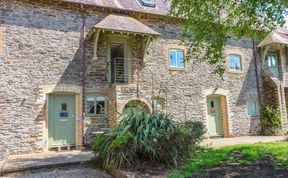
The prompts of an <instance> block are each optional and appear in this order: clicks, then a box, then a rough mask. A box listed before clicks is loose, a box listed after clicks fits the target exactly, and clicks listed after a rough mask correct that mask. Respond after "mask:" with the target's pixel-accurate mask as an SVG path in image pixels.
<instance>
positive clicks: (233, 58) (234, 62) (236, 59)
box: [229, 54, 242, 71]
mask: <svg viewBox="0 0 288 178" xmlns="http://www.w3.org/2000/svg"><path fill="white" fill-rule="evenodd" d="M229 66H230V71H241V70H242V65H241V56H240V55H236V54H230V55H229Z"/></svg>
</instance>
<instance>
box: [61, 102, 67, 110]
mask: <svg viewBox="0 0 288 178" xmlns="http://www.w3.org/2000/svg"><path fill="white" fill-rule="evenodd" d="M61 110H62V111H67V103H62V104H61Z"/></svg>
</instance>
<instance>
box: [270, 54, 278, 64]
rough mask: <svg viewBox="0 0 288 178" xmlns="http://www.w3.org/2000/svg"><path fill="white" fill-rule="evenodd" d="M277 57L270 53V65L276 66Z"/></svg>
mask: <svg viewBox="0 0 288 178" xmlns="http://www.w3.org/2000/svg"><path fill="white" fill-rule="evenodd" d="M276 62H277V57H276V55H274V54H269V55H268V67H275V66H276V65H277V64H276Z"/></svg>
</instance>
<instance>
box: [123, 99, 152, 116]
mask: <svg viewBox="0 0 288 178" xmlns="http://www.w3.org/2000/svg"><path fill="white" fill-rule="evenodd" d="M137 111H143V112H146V113H151V109H150V107H149V105H148V104H147V103H146V102H143V101H141V100H131V101H129V102H127V103H126V104H125V105H124V107H123V109H122V111H121V112H122V114H124V115H125V114H128V113H131V112H137Z"/></svg>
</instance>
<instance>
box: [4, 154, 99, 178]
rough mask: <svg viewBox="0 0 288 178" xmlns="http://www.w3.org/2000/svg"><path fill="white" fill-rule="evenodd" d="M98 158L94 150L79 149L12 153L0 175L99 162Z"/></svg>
mask: <svg viewBox="0 0 288 178" xmlns="http://www.w3.org/2000/svg"><path fill="white" fill-rule="evenodd" d="M96 160H97V156H96V155H95V154H94V153H93V152H92V151H79V150H76V151H63V152H52V151H49V152H43V153H33V154H21V155H10V156H8V159H7V160H6V162H5V163H4V166H3V167H2V169H1V171H0V175H4V174H7V173H13V172H20V171H26V170H34V169H40V168H53V167H59V166H69V165H79V164H88V163H95V164H97V161H96Z"/></svg>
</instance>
